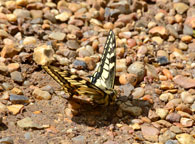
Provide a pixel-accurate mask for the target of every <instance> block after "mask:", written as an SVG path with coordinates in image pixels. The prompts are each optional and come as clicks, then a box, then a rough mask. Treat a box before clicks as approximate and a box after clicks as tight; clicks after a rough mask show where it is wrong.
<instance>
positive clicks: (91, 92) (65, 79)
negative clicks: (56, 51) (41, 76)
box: [42, 66, 105, 98]
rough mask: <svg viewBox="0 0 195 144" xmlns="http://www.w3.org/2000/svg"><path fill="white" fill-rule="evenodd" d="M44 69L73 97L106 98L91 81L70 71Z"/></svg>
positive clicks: (55, 68)
mask: <svg viewBox="0 0 195 144" xmlns="http://www.w3.org/2000/svg"><path fill="white" fill-rule="evenodd" d="M42 68H43V69H44V70H45V71H46V72H47V73H48V74H49V75H50V76H51V77H52V78H53V79H54V80H55V81H57V82H58V83H59V84H60V85H61V86H62V88H63V89H64V91H65V92H66V93H68V94H69V95H70V96H73V95H77V96H79V95H87V96H89V97H96V96H99V97H100V98H102V97H104V95H105V93H104V91H102V90H101V89H100V88H98V87H97V86H95V85H94V84H92V83H90V82H89V81H87V80H85V79H82V78H81V77H79V76H78V75H75V74H71V73H70V72H69V71H67V70H65V71H63V70H61V69H59V68H57V67H54V66H42Z"/></svg>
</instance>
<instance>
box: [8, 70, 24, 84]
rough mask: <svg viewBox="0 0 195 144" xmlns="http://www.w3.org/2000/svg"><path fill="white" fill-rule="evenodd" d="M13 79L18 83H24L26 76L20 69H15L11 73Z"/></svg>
mask: <svg viewBox="0 0 195 144" xmlns="http://www.w3.org/2000/svg"><path fill="white" fill-rule="evenodd" d="M10 75H11V78H12V80H14V81H15V82H18V83H22V82H23V81H24V78H23V76H22V74H21V72H19V71H14V72H11V73H10Z"/></svg>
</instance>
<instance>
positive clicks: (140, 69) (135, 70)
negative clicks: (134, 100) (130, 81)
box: [127, 61, 145, 82]
mask: <svg viewBox="0 0 195 144" xmlns="http://www.w3.org/2000/svg"><path fill="white" fill-rule="evenodd" d="M127 71H128V72H129V73H131V74H136V75H137V78H138V82H141V81H142V80H143V78H144V76H145V68H144V64H143V63H142V62H139V61H136V62H134V63H133V64H131V65H130V66H129V67H128V69H127Z"/></svg>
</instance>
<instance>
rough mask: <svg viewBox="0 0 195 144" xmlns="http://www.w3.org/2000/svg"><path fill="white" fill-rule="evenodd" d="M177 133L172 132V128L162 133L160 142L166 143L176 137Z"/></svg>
mask: <svg viewBox="0 0 195 144" xmlns="http://www.w3.org/2000/svg"><path fill="white" fill-rule="evenodd" d="M175 136H176V134H175V133H173V132H171V131H170V130H167V131H165V132H164V133H163V134H162V135H160V136H159V142H161V143H165V142H166V141H168V140H169V139H173V138H175Z"/></svg>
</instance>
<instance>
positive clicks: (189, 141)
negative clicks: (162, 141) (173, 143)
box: [176, 133, 195, 144]
mask: <svg viewBox="0 0 195 144" xmlns="http://www.w3.org/2000/svg"><path fill="white" fill-rule="evenodd" d="M176 139H177V140H178V141H179V143H180V144H193V143H195V139H194V138H193V136H192V135H189V134H187V133H182V134H178V135H176Z"/></svg>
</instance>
